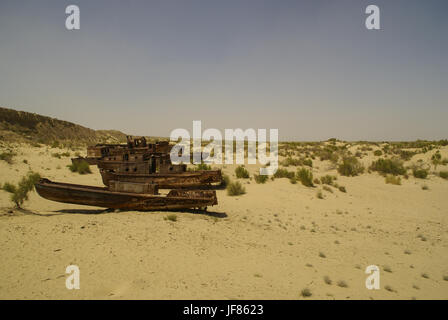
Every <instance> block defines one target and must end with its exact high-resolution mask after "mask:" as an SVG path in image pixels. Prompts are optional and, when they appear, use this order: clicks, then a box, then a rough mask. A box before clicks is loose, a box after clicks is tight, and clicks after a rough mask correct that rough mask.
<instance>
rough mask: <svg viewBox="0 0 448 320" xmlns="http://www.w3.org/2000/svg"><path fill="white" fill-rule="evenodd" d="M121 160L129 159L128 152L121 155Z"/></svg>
mask: <svg viewBox="0 0 448 320" xmlns="http://www.w3.org/2000/svg"><path fill="white" fill-rule="evenodd" d="M123 160H124V161H128V160H129V154H127V153H126V154H125V155H123Z"/></svg>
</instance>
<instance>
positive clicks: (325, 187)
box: [322, 186, 333, 193]
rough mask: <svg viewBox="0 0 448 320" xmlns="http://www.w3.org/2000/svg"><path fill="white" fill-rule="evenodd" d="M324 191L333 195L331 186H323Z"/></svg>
mask: <svg viewBox="0 0 448 320" xmlns="http://www.w3.org/2000/svg"><path fill="white" fill-rule="evenodd" d="M322 189H324V190H325V191H328V192H330V193H333V190H332V189H331V188H330V187H329V186H323V187H322Z"/></svg>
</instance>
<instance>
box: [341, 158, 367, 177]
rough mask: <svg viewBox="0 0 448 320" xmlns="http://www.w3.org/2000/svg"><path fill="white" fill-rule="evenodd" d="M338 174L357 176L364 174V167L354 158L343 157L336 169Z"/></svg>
mask: <svg viewBox="0 0 448 320" xmlns="http://www.w3.org/2000/svg"><path fill="white" fill-rule="evenodd" d="M338 172H339V173H340V174H341V175H343V176H347V177H350V176H357V175H358V174H361V173H363V172H364V166H363V165H362V164H361V163H360V162H359V160H358V159H356V158H355V157H345V158H344V159H342V163H341V164H340V165H339V167H338Z"/></svg>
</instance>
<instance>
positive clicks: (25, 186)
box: [3, 171, 41, 208]
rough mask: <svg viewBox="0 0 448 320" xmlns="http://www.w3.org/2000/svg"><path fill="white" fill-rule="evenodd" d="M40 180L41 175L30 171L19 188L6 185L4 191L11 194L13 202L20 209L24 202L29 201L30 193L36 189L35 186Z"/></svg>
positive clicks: (19, 184)
mask: <svg viewBox="0 0 448 320" xmlns="http://www.w3.org/2000/svg"><path fill="white" fill-rule="evenodd" d="M40 178H41V177H40V174H38V173H36V172H32V171H30V172H28V174H27V175H26V176H24V177H22V179H21V180H20V181H19V183H18V184H17V186H15V185H13V184H11V183H5V184H4V185H3V190H5V191H7V192H9V193H11V201H12V202H14V203H15V205H16V207H17V208H20V207H21V206H22V204H23V202H25V201H26V200H28V193H29V192H30V191H32V190H33V189H34V185H35V184H36V183H37V182H38V181H39V179H40Z"/></svg>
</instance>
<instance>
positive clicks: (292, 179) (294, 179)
mask: <svg viewBox="0 0 448 320" xmlns="http://www.w3.org/2000/svg"><path fill="white" fill-rule="evenodd" d="M289 182H291V183H292V184H296V183H297V178H296V176H294V177H291V178H289Z"/></svg>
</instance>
